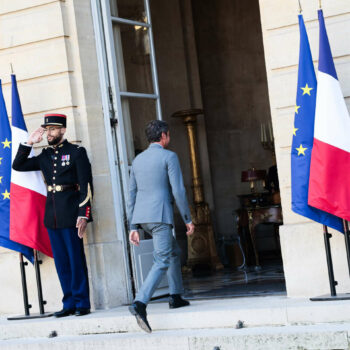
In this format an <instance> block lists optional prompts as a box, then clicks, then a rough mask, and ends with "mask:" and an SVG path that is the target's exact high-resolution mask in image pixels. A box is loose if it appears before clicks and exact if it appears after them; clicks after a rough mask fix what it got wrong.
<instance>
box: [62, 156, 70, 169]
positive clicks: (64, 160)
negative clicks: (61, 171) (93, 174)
mask: <svg viewBox="0 0 350 350" xmlns="http://www.w3.org/2000/svg"><path fill="white" fill-rule="evenodd" d="M69 161H70V154H65V155H63V156H62V158H61V162H62V164H61V165H62V166H66V165H69Z"/></svg>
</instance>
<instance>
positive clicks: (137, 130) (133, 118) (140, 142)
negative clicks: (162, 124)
mask: <svg viewBox="0 0 350 350" xmlns="http://www.w3.org/2000/svg"><path fill="white" fill-rule="evenodd" d="M122 111H123V117H124V123H125V128H127V129H128V131H127V135H128V137H127V138H126V142H127V154H128V164H129V165H131V163H132V161H133V159H134V158H135V157H136V156H137V155H138V154H139V153H141V152H142V151H144V150H145V149H146V148H147V147H148V142H147V139H146V135H145V126H146V125H147V123H148V122H149V121H151V120H152V119H156V118H157V113H156V101H155V100H153V99H146V98H135V97H134V98H132V97H128V98H126V97H123V98H122Z"/></svg>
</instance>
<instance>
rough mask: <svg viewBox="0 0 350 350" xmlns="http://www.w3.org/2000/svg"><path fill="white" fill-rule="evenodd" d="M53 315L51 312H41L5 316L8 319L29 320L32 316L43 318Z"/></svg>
mask: <svg viewBox="0 0 350 350" xmlns="http://www.w3.org/2000/svg"><path fill="white" fill-rule="evenodd" d="M52 315H53V312H45V313H43V314H31V315H19V316H12V317H7V319H8V320H9V321H16V320H30V319H33V318H45V317H50V316H52Z"/></svg>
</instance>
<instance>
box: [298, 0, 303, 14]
mask: <svg viewBox="0 0 350 350" xmlns="http://www.w3.org/2000/svg"><path fill="white" fill-rule="evenodd" d="M298 3H299V13H302V12H303V9H302V7H301V3H300V0H298Z"/></svg>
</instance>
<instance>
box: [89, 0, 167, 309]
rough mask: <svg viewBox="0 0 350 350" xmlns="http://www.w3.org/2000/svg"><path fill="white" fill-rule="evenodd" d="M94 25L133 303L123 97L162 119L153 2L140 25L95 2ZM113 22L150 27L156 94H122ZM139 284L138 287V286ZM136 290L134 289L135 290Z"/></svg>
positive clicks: (118, 219)
mask: <svg viewBox="0 0 350 350" xmlns="http://www.w3.org/2000/svg"><path fill="white" fill-rule="evenodd" d="M91 5H92V15H93V23H94V32H95V39H96V40H95V41H96V51H97V59H98V70H99V77H100V89H101V96H102V105H103V116H104V124H105V130H106V142H107V151H108V161H109V167H110V175H111V182H112V193H113V203H114V208H115V210H114V215H115V221H116V229H117V237H118V239H120V240H121V241H122V243H123V259H124V265H125V267H126V271H125V273H126V280H127V286H126V287H127V295H128V299H129V301H130V302H131V301H132V300H133V296H134V294H135V289H137V287H139V283H138V280H137V278H136V276H135V273H136V272H135V269H136V264H135V259H134V258H135V254H134V251H133V249H132V248H131V249H129V245H128V224H127V214H126V213H127V199H128V187H129V186H128V185H129V165H128V155H127V148H126V147H127V146H126V134H127V131H126V129H127V126H126V125H125V121H124V119H123V110H122V98H123V97H134V98H147V99H153V100H154V101H155V104H156V117H157V119H159V120H162V112H161V105H160V96H159V85H158V75H157V69H156V59H155V49H154V41H153V32H152V23H151V14H150V6H149V0H144V7H145V12H146V17H147V23H142V22H137V21H133V20H128V19H124V18H119V17H113V16H112V15H111V8H110V2H109V0H91ZM113 23H119V24H129V25H138V26H140V25H141V26H143V27H147V29H148V35H149V41H150V63H151V73H152V83H153V93H152V94H145V93H137V92H128V91H121V90H120V86H119V74H121V72H120V71H119V70H120V68H119V67H118V64H117V55H116V48H115V41H114V35H113ZM134 283H135V284H134ZM133 287H134V288H133Z"/></svg>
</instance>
